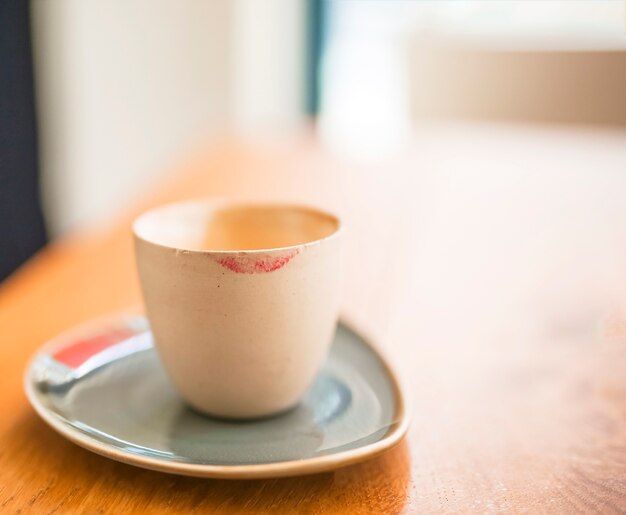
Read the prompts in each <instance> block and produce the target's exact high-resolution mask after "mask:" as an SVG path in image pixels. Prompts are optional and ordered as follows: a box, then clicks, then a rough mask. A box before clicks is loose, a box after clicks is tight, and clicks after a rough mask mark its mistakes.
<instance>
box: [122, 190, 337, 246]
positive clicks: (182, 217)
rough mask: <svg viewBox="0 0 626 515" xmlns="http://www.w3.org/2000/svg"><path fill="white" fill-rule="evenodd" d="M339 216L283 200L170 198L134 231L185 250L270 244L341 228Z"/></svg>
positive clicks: (313, 237)
mask: <svg viewBox="0 0 626 515" xmlns="http://www.w3.org/2000/svg"><path fill="white" fill-rule="evenodd" d="M339 225H340V224H339V220H338V219H337V218H336V217H335V216H333V215H331V214H328V213H325V212H323V211H318V210H316V209H312V208H308V207H301V206H290V205H280V204H245V205H244V204H242V205H219V204H215V203H212V202H210V201H191V202H183V203H178V204H170V205H167V206H163V207H159V208H156V209H153V210H151V211H148V212H146V213H144V214H143V215H141V216H140V217H139V218H137V220H135V223H134V224H133V230H134V232H135V235H136V236H137V237H139V238H141V239H143V240H146V241H149V242H151V243H155V244H157V245H161V246H165V247H172V248H176V249H181V250H196V251H246V250H271V249H278V248H284V247H292V246H297V245H303V244H306V243H311V242H314V241H318V240H321V239H324V238H327V237H329V236H331V235H332V234H334V233H335V232H337V231H338V230H339Z"/></svg>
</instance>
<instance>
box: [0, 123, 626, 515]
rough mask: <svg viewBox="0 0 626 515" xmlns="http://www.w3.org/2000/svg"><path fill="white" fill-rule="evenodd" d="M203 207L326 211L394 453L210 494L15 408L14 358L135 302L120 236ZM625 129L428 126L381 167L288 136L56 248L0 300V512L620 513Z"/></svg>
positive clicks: (219, 154) (13, 281)
mask: <svg viewBox="0 0 626 515" xmlns="http://www.w3.org/2000/svg"><path fill="white" fill-rule="evenodd" d="M200 195H221V196H238V197H253V198H263V199H270V198H281V199H289V200H304V201H307V202H314V203H319V204H321V205H323V206H324V205H325V206H328V207H332V208H338V209H339V210H340V211H342V212H343V213H344V214H345V216H346V219H347V220H348V223H349V225H350V228H351V230H350V233H349V237H348V252H347V261H348V266H347V267H346V284H345V307H346V312H347V313H348V314H349V315H350V317H351V318H352V319H353V320H355V321H356V322H357V323H359V324H360V325H361V326H362V327H363V329H365V330H366V331H369V332H370V333H372V334H374V335H375V336H376V337H377V338H378V339H379V341H380V343H381V345H382V346H384V347H386V348H387V350H388V351H389V352H390V353H391V354H392V356H393V357H395V359H396V362H397V364H398V366H399V368H400V369H401V370H402V371H403V373H404V374H405V379H406V380H407V382H408V384H409V385H410V390H411V392H410V393H411V395H412V399H411V404H412V408H413V412H414V413H413V422H412V426H411V429H410V431H409V435H408V438H407V439H405V441H404V442H403V443H401V444H400V445H399V446H397V447H396V448H394V449H393V450H391V451H389V452H388V453H386V454H384V455H383V456H381V457H379V458H377V459H374V460H371V461H368V462H365V463H362V464H359V465H356V466H350V467H348V468H344V469H341V470H338V471H336V472H334V473H328V474H321V475H317V476H311V477H297V478H290V479H280V480H265V481H211V480H201V479H192V478H183V477H176V476H171V475H166V474H161V473H157V472H151V471H146V470H141V469H137V468H133V467H130V466H127V465H123V464H120V463H116V462H112V461H109V460H107V459H105V458H102V457H100V456H96V455H94V454H92V453H90V452H88V451H85V450H83V449H81V448H79V447H77V446H75V445H73V444H71V443H69V442H67V441H65V440H64V439H63V438H62V437H60V436H59V435H57V434H56V433H55V432H53V431H52V430H51V429H49V428H48V427H47V426H46V425H45V424H44V423H43V422H41V421H40V420H39V419H38V417H37V416H36V415H35V413H34V412H33V410H32V409H31V408H30V407H29V406H28V404H27V402H26V399H25V397H24V394H23V392H22V385H21V379H22V374H23V369H24V366H25V363H26V360H27V359H28V357H29V356H30V355H31V354H32V353H33V352H34V351H35V350H36V349H37V347H38V346H39V345H41V344H42V343H43V342H44V341H45V340H47V339H48V338H50V337H52V336H54V335H55V334H56V333H58V332H59V331H62V330H64V329H66V328H69V327H71V326H72V325H74V324H76V323H78V322H81V321H83V320H87V319H89V318H91V317H94V316H96V315H100V314H104V313H107V312H110V311H113V310H118V309H121V308H124V307H127V306H129V305H133V304H136V303H138V302H140V294H139V291H138V285H137V279H136V277H135V270H134V263H133V256H132V248H131V239H130V231H129V223H130V220H131V219H132V217H133V216H134V215H135V214H136V213H137V212H139V211H140V210H142V209H144V208H145V207H147V206H149V205H153V204H156V203H159V202H163V201H166V200H172V199H178V198H184V197H189V196H200ZM625 306H626V133H624V132H619V131H616V132H610V131H606V132H603V131H599V130H596V131H593V130H565V129H546V128H529V127H512V126H505V125H502V126H490V125H485V126H479V125H457V126H431V127H425V128H422V129H420V130H418V131H417V133H416V136H415V142H414V145H413V146H412V148H411V150H410V152H407V154H406V155H404V156H402V157H401V158H399V159H397V160H396V161H394V162H388V163H384V164H381V165H377V166H357V165H354V164H350V163H347V162H342V161H341V160H340V159H336V158H332V157H329V156H327V155H325V154H324V153H323V152H322V151H320V150H319V149H318V148H317V146H316V145H315V143H314V141H313V138H312V137H310V136H306V137H303V138H301V139H297V140H294V141H286V140H285V141H283V142H281V143H276V142H274V141H265V142H260V141H244V140H237V139H235V138H224V139H220V140H214V141H212V142H211V143H210V144H209V145H207V147H206V148H203V149H200V150H199V151H198V152H197V153H195V154H194V156H193V157H192V158H190V159H189V160H188V161H187V162H185V163H183V164H181V165H180V166H178V167H176V169H175V170H173V171H172V174H171V175H170V177H169V179H168V182H167V183H166V184H163V185H162V186H161V187H160V188H158V189H157V190H155V191H154V192H152V193H150V194H149V195H147V196H146V198H145V199H139V201H138V202H137V205H136V206H135V207H134V208H133V209H131V210H129V211H128V212H127V213H126V214H125V215H124V216H121V217H119V218H118V219H117V220H116V221H115V222H112V223H111V224H110V225H108V226H106V227H97V228H94V229H92V230H90V231H86V232H83V233H81V234H75V235H72V236H70V237H69V238H66V239H64V240H62V241H59V242H57V243H54V244H52V245H50V246H49V247H48V248H46V249H45V250H44V251H42V252H41V253H39V254H38V255H37V256H36V257H35V258H33V259H32V260H31V261H30V262H29V263H27V264H26V265H25V266H24V267H23V268H22V269H21V270H19V271H18V272H17V273H16V274H15V275H14V276H13V277H12V278H10V279H9V280H8V281H7V282H6V283H4V284H3V285H2V287H1V288H0V336H1V337H2V338H1V343H0V353H1V358H2V359H1V360H0V367H1V368H0V391H1V392H2V397H1V398H2V404H1V406H2V409H3V416H2V417H0V442H1V446H0V511H2V512H6V513H20V512H21V513H30V512H34V513H65V512H72V513H73V512H83V513H105V512H106V513H124V512H133V513H135V512H140V511H145V512H150V513H153V512H156V511H163V512H181V513H191V512H194V511H207V512H212V513H218V512H224V513H232V512H237V511H247V510H249V511H260V512H271V513H277V512H286V513H295V512H305V513H333V512H338V511H344V512H347V513H397V512H402V511H405V512H410V513H421V512H424V513H432V512H445V513H475V512H480V513H482V512H499V511H513V512H520V511H528V512H531V513H542V512H543V513H576V512H603V513H604V512H605V513H618V512H622V513H623V512H625V511H626V307H625Z"/></svg>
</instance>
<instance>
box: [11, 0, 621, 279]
mask: <svg viewBox="0 0 626 515" xmlns="http://www.w3.org/2000/svg"><path fill="white" fill-rule="evenodd" d="M625 20H626V14H625V3H624V2H623V1H601V0H595V1H576V2H571V1H542V2H528V1H524V0H522V1H497V2H496V1H443V2H442V1H367V0H359V1H339V0H307V1H305V0H266V1H264V2H258V1H255V0H211V1H205V0H54V1H52V0H31V2H26V1H19V0H5V1H3V2H2V3H1V4H0V67H1V69H2V80H1V81H0V134H1V135H2V136H1V138H0V220H1V222H0V248H1V249H2V252H1V254H0V279H2V278H5V277H7V276H8V275H9V274H11V273H12V272H13V271H14V270H15V269H16V268H17V267H18V266H19V265H20V264H21V263H23V262H24V261H25V260H26V259H27V258H28V257H29V256H30V255H32V254H33V253H34V252H36V250H37V249H38V248H40V247H41V246H43V245H44V244H45V243H46V242H47V241H49V240H51V239H55V238H58V237H60V236H62V235H64V234H67V233H68V232H73V231H80V230H82V229H84V228H85V227H90V226H92V225H94V224H99V223H102V222H104V221H106V220H107V219H110V217H111V216H113V215H114V214H115V213H117V212H119V211H120V210H122V209H123V208H124V206H126V205H127V204H128V203H129V202H130V201H132V200H133V199H136V198H140V197H141V194H142V191H143V189H144V188H146V187H147V186H148V185H149V184H151V183H153V182H154V181H155V180H157V179H158V178H159V175H160V174H162V173H164V171H165V170H167V169H168V164H169V163H173V162H175V161H176V160H177V159H178V158H179V157H180V156H181V155H182V154H183V153H184V152H185V149H187V148H189V147H190V146H192V145H193V144H194V142H197V141H201V140H203V139H206V138H207V137H210V136H211V135H216V134H223V133H238V134H245V135H251V136H255V135H267V134H269V133H271V134H293V133H297V132H299V131H310V130H311V129H313V130H314V131H316V132H317V134H318V136H319V141H320V142H321V144H322V145H323V146H324V147H325V148H326V149H327V151H328V152H331V153H333V154H335V155H337V156H339V157H340V158H341V159H343V160H346V161H352V162H354V163H363V164H367V163H380V162H385V161H386V160H389V159H391V158H393V156H395V155H399V154H401V153H402V152H404V151H406V149H407V147H409V146H410V145H412V142H414V134H415V130H416V128H418V127H420V126H421V125H422V124H424V123H426V122H428V123H433V122H437V121H439V120H448V121H450V120H452V121H454V120H474V121H497V122H498V123H502V122H504V123H508V122H511V123H518V122H524V123H529V124H541V125H545V126H553V125H558V126H563V125H568V126H576V127H580V126H584V127H597V128H602V129H604V128H607V129H610V130H614V129H617V130H618V131H623V130H624V127H625V126H626V98H625V92H626V37H625ZM624 172H626V170H624Z"/></svg>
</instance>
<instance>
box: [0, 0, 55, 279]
mask: <svg viewBox="0 0 626 515" xmlns="http://www.w3.org/2000/svg"><path fill="white" fill-rule="evenodd" d="M45 242H46V234H45V229H44V223H43V217H42V214H41V206H40V199H39V176H38V156H37V130H36V123H35V97H34V85H33V60H32V48H31V28H30V13H29V2H28V1H26V0H1V1H0V280H2V279H4V278H5V277H7V276H8V275H9V274H10V273H11V272H12V271H13V270H15V269H16V268H17V267H18V266H19V265H20V264H21V263H23V262H24V261H25V260H26V259H28V257H29V256H31V255H32V254H33V252H35V251H36V250H37V249H38V248H40V247H41V246H42V245H44V244H45Z"/></svg>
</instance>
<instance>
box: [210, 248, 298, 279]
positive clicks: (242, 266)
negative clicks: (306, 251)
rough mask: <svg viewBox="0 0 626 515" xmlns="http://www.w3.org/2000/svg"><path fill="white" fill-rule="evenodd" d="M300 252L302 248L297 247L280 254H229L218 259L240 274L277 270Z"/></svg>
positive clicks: (223, 264) (220, 262)
mask: <svg viewBox="0 0 626 515" xmlns="http://www.w3.org/2000/svg"><path fill="white" fill-rule="evenodd" d="M298 254H300V249H295V250H292V251H290V252H287V253H285V254H281V255H279V256H264V257H261V258H253V257H250V256H227V257H223V258H218V259H216V261H217V262H218V263H219V264H220V265H222V266H223V267H224V268H228V269H229V270H230V271H232V272H236V273H238V274H258V273H267V272H275V271H276V270H279V269H281V268H282V267H284V266H285V265H286V264H287V263H289V261H291V260H292V259H293V258H294V257H295V256H297V255H298Z"/></svg>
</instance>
